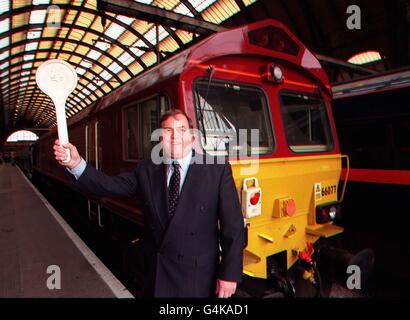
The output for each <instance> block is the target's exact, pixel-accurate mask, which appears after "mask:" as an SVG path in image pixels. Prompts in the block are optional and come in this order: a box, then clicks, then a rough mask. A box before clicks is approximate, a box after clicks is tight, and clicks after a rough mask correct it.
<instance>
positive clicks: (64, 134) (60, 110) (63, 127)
mask: <svg viewBox="0 0 410 320" xmlns="http://www.w3.org/2000/svg"><path fill="white" fill-rule="evenodd" d="M54 105H55V108H56V117H57V132H58V140H60V146H63V145H65V144H67V143H68V142H69V141H68V130H67V119H66V115H65V101H54ZM65 150H66V153H67V159H66V160H65V161H63V162H65V163H67V162H69V161H70V160H71V156H70V150H69V149H65Z"/></svg>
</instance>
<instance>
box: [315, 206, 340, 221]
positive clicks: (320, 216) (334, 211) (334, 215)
mask: <svg viewBox="0 0 410 320" xmlns="http://www.w3.org/2000/svg"><path fill="white" fill-rule="evenodd" d="M340 213H341V208H340V204H339V203H329V204H322V205H318V206H317V207H316V223H328V222H332V221H335V220H338V219H339V218H340Z"/></svg>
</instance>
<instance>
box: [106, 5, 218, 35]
mask: <svg viewBox="0 0 410 320" xmlns="http://www.w3.org/2000/svg"><path fill="white" fill-rule="evenodd" d="M99 7H100V9H101V10H102V11H107V12H112V13H115V14H122V15H125V16H128V17H133V18H136V19H140V20H144V21H148V22H152V23H159V24H161V25H165V26H168V27H172V28H177V29H181V30H185V31H189V32H192V33H198V34H201V35H207V34H209V33H212V32H218V31H222V30H225V28H224V27H222V26H219V25H216V24H213V23H210V22H206V21H204V20H202V19H198V18H191V17H188V16H185V15H182V14H179V13H175V12H171V11H167V10H164V9H161V8H158V7H154V6H150V5H147V4H143V3H139V2H134V1H132V0H115V1H114V0H100V1H99Z"/></svg>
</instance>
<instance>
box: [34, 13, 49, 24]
mask: <svg viewBox="0 0 410 320" xmlns="http://www.w3.org/2000/svg"><path fill="white" fill-rule="evenodd" d="M46 14H47V10H35V11H31V13H30V24H36V23H40V24H41V23H44V21H45V18H46Z"/></svg>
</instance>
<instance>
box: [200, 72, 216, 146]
mask: <svg viewBox="0 0 410 320" xmlns="http://www.w3.org/2000/svg"><path fill="white" fill-rule="evenodd" d="M207 71H208V72H209V78H208V86H207V88H206V91H205V96H204V104H203V107H201V104H199V113H200V116H201V119H200V121H201V126H202V129H203V130H204V142H205V144H206V131H205V125H204V110H205V103H206V99H207V98H208V92H209V87H210V86H211V81H212V75H213V73H214V66H209V68H208V69H207Z"/></svg>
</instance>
